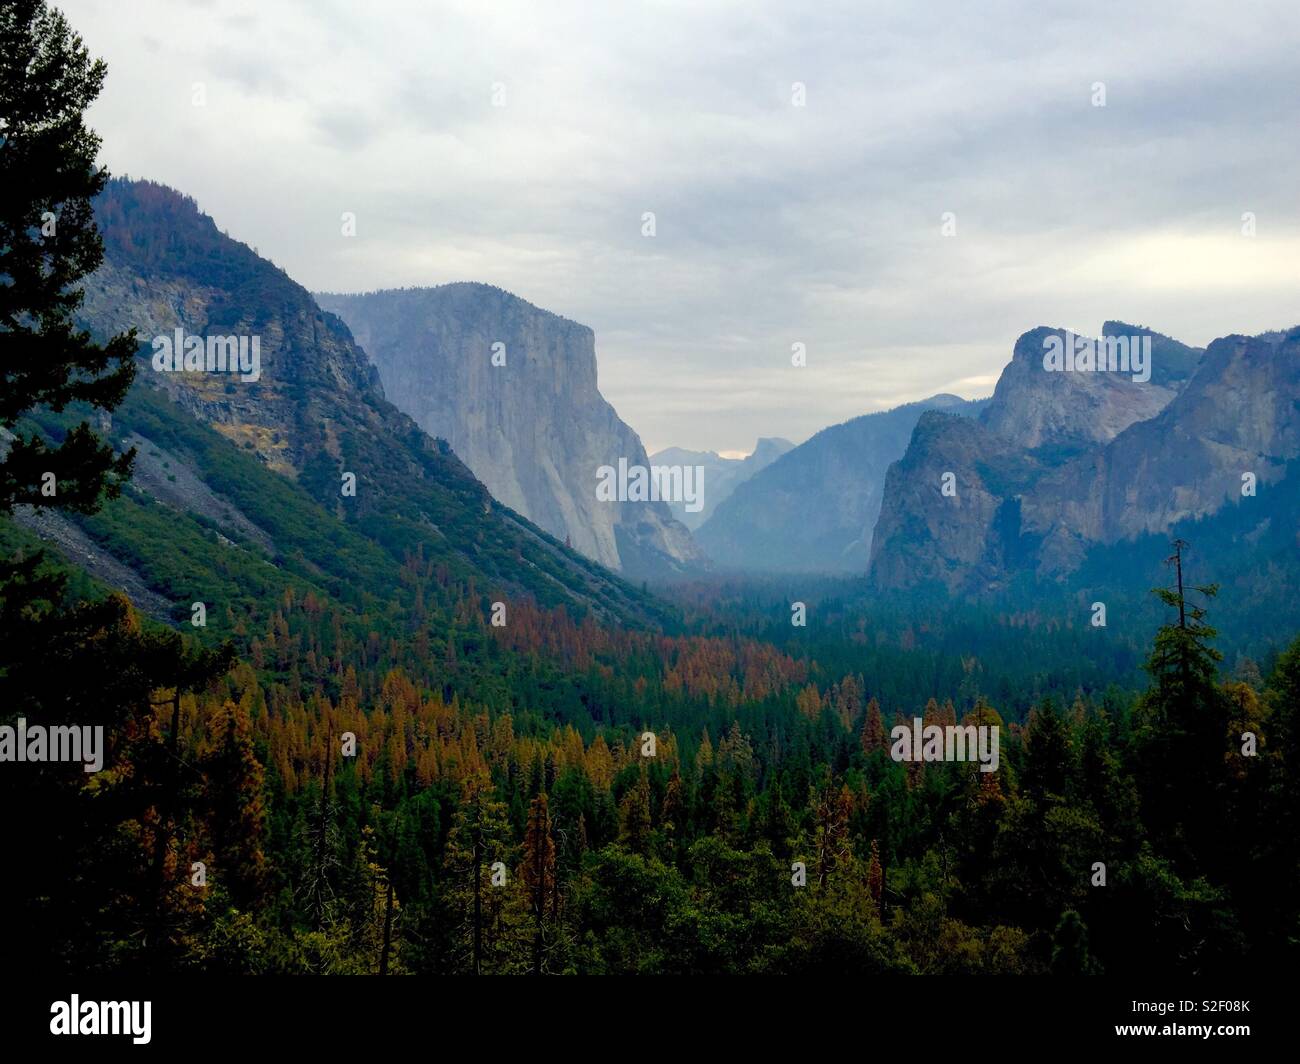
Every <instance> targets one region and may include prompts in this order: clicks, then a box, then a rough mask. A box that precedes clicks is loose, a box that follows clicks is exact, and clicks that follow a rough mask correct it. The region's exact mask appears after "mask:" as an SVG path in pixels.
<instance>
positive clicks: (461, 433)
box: [317, 284, 704, 579]
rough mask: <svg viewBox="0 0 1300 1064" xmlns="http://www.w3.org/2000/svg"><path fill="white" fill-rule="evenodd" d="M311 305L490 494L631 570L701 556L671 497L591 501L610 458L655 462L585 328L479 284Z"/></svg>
mask: <svg viewBox="0 0 1300 1064" xmlns="http://www.w3.org/2000/svg"><path fill="white" fill-rule="evenodd" d="M317 300H318V301H319V303H320V305H321V306H322V307H324V308H325V309H326V310H328V311H331V312H333V313H335V314H337V315H338V316H339V317H340V318H341V319H342V320H343V321H344V322H346V323H347V325H348V327H349V328H350V329H351V331H352V333H353V335H354V336H355V337H356V338H357V341H358V343H359V344H360V345H361V346H362V347H363V348H364V349H365V351H366V352H367V353H368V354H369V356H370V358H371V359H372V360H373V362H374V364H375V366H377V367H378V371H379V375H380V378H381V380H382V382H383V386H384V390H385V392H386V393H387V394H388V395H389V396H391V397H392V399H393V401H394V402H395V403H397V405H398V406H399V407H400V408H401V409H402V410H403V411H405V412H406V413H407V414H409V415H410V416H411V417H413V418H414V419H415V420H416V421H417V422H418V423H419V425H420V426H421V427H422V428H423V429H424V430H425V431H426V432H428V433H429V434H430V435H433V436H437V437H439V438H442V439H445V440H447V442H448V443H449V444H450V445H451V448H452V450H453V451H454V452H455V453H456V455H457V456H458V457H459V458H460V459H461V460H462V461H464V462H465V464H466V465H467V466H469V468H470V469H471V470H472V471H473V473H474V475H475V476H477V477H478V478H479V479H480V480H481V481H482V482H483V483H484V484H485V485H486V486H487V488H488V490H489V491H491V492H492V494H493V496H494V497H495V498H496V499H498V500H500V501H501V502H502V503H504V504H505V505H507V506H509V507H511V508H512V509H514V510H516V511H517V512H519V513H521V514H523V515H524V516H526V517H528V518H529V519H530V520H532V521H534V522H536V523H537V524H538V525H540V526H541V527H542V528H544V529H546V530H547V531H548V532H550V533H551V534H552V535H554V536H556V537H558V538H560V539H567V540H568V541H569V542H570V543H572V545H573V546H574V548H575V549H577V550H579V551H581V552H582V553H583V554H585V555H587V556H588V557H589V558H593V559H595V560H596V561H598V562H600V563H601V564H602V565H606V566H608V567H609V568H611V569H616V570H619V571H621V572H623V573H624V574H625V575H627V576H629V577H634V578H637V579H642V578H650V579H658V578H664V577H669V576H672V575H675V574H678V573H682V572H687V571H690V570H692V569H694V568H697V567H699V566H701V565H702V564H703V562H704V558H703V556H702V555H701V553H700V552H699V550H698V549H697V548H696V547H695V545H694V543H693V542H692V540H691V537H690V533H689V532H688V531H687V530H686V528H685V527H684V526H682V525H681V524H680V523H679V522H678V521H676V520H675V519H674V518H673V515H672V513H671V511H670V510H669V508H668V507H667V505H665V504H664V503H661V502H629V501H622V502H620V501H614V502H608V501H602V500H600V499H598V498H597V495H596V485H597V482H598V470H599V469H600V468H601V467H602V466H613V467H617V466H618V462H619V459H620V458H623V459H626V461H627V463H628V465H629V466H634V465H641V466H648V465H649V460H648V458H647V456H646V452H645V448H644V447H643V446H642V444H641V440H640V439H639V438H638V436H637V434H636V433H635V432H634V431H632V429H631V428H629V427H628V426H627V425H626V424H624V422H623V421H622V420H620V419H619V417H618V414H617V413H615V411H614V408H613V407H612V406H610V405H609V403H608V402H606V401H605V399H604V397H603V396H602V395H601V394H600V391H599V389H598V388H597V383H596V349H595V336H594V334H593V333H592V331H591V330H590V329H589V328H587V327H586V326H584V325H579V324H577V323H575V322H572V321H568V320H567V319H565V318H561V317H559V316H558V315H555V314H551V313H549V312H547V311H545V310H541V309H539V308H537V307H535V306H533V305H532V304H531V303H527V302H525V301H524V300H522V299H519V298H518V297H516V296H513V295H511V294H510V293H508V292H504V291H502V290H501V289H499V288H492V287H490V286H488V285H481V284H449V285H442V286H440V287H437V288H419V289H403V290H400V291H384V292H373V293H369V294H366V295H329V294H319V295H318V296H317ZM494 355H495V356H496V357H495V358H494Z"/></svg>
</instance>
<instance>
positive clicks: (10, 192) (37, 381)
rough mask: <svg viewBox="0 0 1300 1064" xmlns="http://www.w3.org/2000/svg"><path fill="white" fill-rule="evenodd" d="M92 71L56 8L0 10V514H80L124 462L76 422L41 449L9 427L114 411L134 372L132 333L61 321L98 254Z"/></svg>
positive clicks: (109, 489)
mask: <svg viewBox="0 0 1300 1064" xmlns="http://www.w3.org/2000/svg"><path fill="white" fill-rule="evenodd" d="M104 74H105V67H104V63H103V61H102V60H92V59H91V58H90V55H89V53H88V52H87V50H86V48H85V46H84V45H83V44H82V42H81V38H80V37H79V36H77V35H76V34H75V33H73V31H72V29H71V28H70V27H69V25H68V22H67V20H66V19H65V18H64V17H63V15H62V14H61V13H60V12H58V11H55V10H52V9H50V8H49V7H48V6H47V5H46V4H45V3H43V2H40V0H10V2H6V3H5V4H3V5H0V189H3V190H4V191H3V193H2V194H0V429H3V430H5V434H6V438H5V443H8V447H7V448H6V447H5V445H4V443H0V450H7V453H5V454H4V455H3V457H2V458H0V513H9V512H11V511H12V509H13V507H14V506H15V505H16V504H19V503H28V504H31V505H35V506H58V507H64V508H68V509H74V510H80V511H84V512H90V511H93V510H94V509H95V508H96V507H97V505H98V501H99V499H100V497H101V495H103V494H105V493H107V494H108V495H110V496H112V495H115V494H116V493H117V491H118V490H120V480H121V479H122V478H125V477H126V476H128V475H129V473H130V470H131V464H132V460H133V458H134V452H133V451H131V452H127V453H126V454H122V455H114V453H113V450H112V448H111V447H109V446H107V445H105V444H104V443H103V442H102V441H101V440H100V439H99V438H98V437H97V436H96V435H95V433H94V432H93V431H92V430H91V428H90V425H89V423H87V422H85V421H83V422H81V424H79V425H78V426H76V427H75V428H73V429H72V430H71V431H69V432H68V433H67V434H66V435H65V436H64V437H63V438H62V440H61V441H59V442H58V443H57V444H54V445H51V443H50V442H49V441H47V440H46V439H44V438H43V437H42V436H41V435H40V434H39V433H37V432H34V431H31V430H30V429H28V430H24V429H23V428H22V427H21V426H20V425H19V422H20V419H22V417H23V416H24V415H25V414H27V413H29V412H31V411H32V410H33V409H34V408H37V407H44V408H48V409H49V410H52V411H54V412H55V413H58V412H61V411H62V410H63V409H64V408H65V407H66V406H67V405H68V404H69V403H76V402H81V403H87V404H89V405H90V406H91V407H92V408H97V409H99V410H103V411H110V410H113V409H114V408H115V407H116V406H117V405H118V404H119V403H121V401H122V399H123V398H124V397H125V395H126V392H127V389H128V388H129V387H130V385H131V381H132V379H133V377H134V374H135V363H134V361H133V358H132V356H133V354H134V352H135V347H136V340H135V333H134V331H132V332H129V333H124V334H122V335H120V336H116V337H114V338H113V339H111V340H110V341H109V342H108V343H106V344H103V345H99V344H96V343H95V342H94V341H93V340H92V339H91V337H90V336H89V334H87V333H86V332H84V331H81V330H78V329H77V328H76V326H75V325H74V324H73V320H72V315H73V313H74V311H75V310H76V309H77V307H78V306H79V305H80V303H81V300H82V292H81V290H80V289H79V288H76V287H75V286H76V283H77V282H78V281H80V280H81V279H82V278H83V277H85V276H86V275H87V274H88V273H90V272H92V271H93V270H95V269H96V268H97V267H98V266H99V264H100V262H101V261H102V260H103V257H104V248H103V241H102V240H101V238H100V234H99V230H98V229H97V228H96V227H95V218H94V211H93V208H92V206H91V200H92V198H93V197H94V196H95V195H96V194H97V193H98V192H99V191H100V190H101V189H102V188H103V187H104V183H105V182H106V181H107V180H108V173H107V171H105V170H102V169H96V167H95V155H96V153H97V152H98V151H99V143H100V142H99V137H98V136H96V135H95V133H94V132H93V131H92V130H90V129H88V128H87V127H86V124H85V120H84V112H85V110H86V108H87V107H89V106H90V104H91V102H92V101H93V100H94V99H95V97H97V96H98V95H99V91H100V89H101V87H102V86H103V83H104ZM15 428H17V429H19V431H18V432H16V433H14V432H13V430H14V429H15ZM9 433H13V434H14V436H15V437H16V438H14V439H12V440H10V439H8V434H9Z"/></svg>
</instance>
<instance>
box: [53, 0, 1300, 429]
mask: <svg viewBox="0 0 1300 1064" xmlns="http://www.w3.org/2000/svg"><path fill="white" fill-rule="evenodd" d="M62 6H63V7H64V9H65V10H66V11H67V13H68V15H69V18H70V19H71V20H72V22H73V25H74V26H75V27H76V28H77V29H78V30H79V31H80V32H81V33H82V34H83V36H84V37H85V39H86V41H87V43H88V45H89V47H90V48H91V49H92V51H93V52H95V53H96V54H102V55H104V56H105V58H106V59H107V60H108V62H109V68H110V73H109V79H108V83H107V86H106V89H105V93H104V96H103V97H102V99H101V101H100V102H99V103H98V104H97V105H96V107H95V109H94V111H93V112H92V119H93V122H94V124H95V126H96V127H97V128H98V130H99V131H100V132H101V133H102V134H103V136H104V142H105V146H104V156H105V159H106V161H107V162H108V164H109V166H110V168H111V169H113V170H114V171H115V172H118V173H126V172H129V173H131V174H133V175H139V176H148V177H151V178H154V179H156V180H162V181H166V182H168V183H170V184H173V185H175V186H176V187H178V188H180V189H182V190H183V191H185V192H187V193H189V194H191V195H193V196H195V197H196V198H197V199H198V201H199V203H200V205H201V206H202V207H203V208H204V209H205V210H207V211H208V212H209V213H211V214H212V215H213V216H214V218H215V219H216V220H217V222H218V224H219V225H221V226H222V227H223V228H225V229H227V230H228V231H229V232H231V233H232V235H234V236H236V237H238V238H239V239H242V240H246V241H247V242H249V243H250V244H253V245H255V246H257V247H258V248H259V249H260V250H261V251H262V253H263V254H265V255H267V256H268V257H270V258H272V259H274V260H275V261H276V262H277V263H280V264H282V265H283V266H284V267H285V268H286V269H287V270H288V271H289V273H290V274H291V275H292V276H294V277H295V278H297V279H298V280H299V281H301V282H302V283H304V284H306V285H307V286H308V287H310V288H313V289H318V290H319V289H325V290H331V291H345V290H368V289H374V288H379V287H387V286H395V285H420V284H436V283H442V282H446V281H452V280H479V281H485V282H489V283H492V284H497V285H500V286H502V287H504V288H507V289H509V290H511V291H514V292H517V293H518V294H519V295H521V296H523V297H524V298H526V299H528V300H530V301H531V302H533V303H536V304H538V305H539V306H543V307H546V308H548V309H551V310H554V311H556V312H558V313H561V314H563V315H565V316H566V317H570V318H573V319H575V320H578V321H581V322H583V323H585V324H588V325H590V326H592V327H593V328H594V329H595V331H596V338H597V352H598V356H599V361H600V379H601V386H602V389H603V390H604V391H605V393H606V395H607V397H608V398H609V399H610V400H611V402H613V403H614V405H615V406H616V407H617V408H618V410H619V412H620V414H621V415H622V416H624V417H625V418H626V419H627V420H628V421H629V422H630V423H631V424H632V425H633V426H634V427H635V428H637V429H638V430H639V431H640V432H641V434H642V435H643V437H644V438H645V441H646V443H647V444H648V445H651V446H653V447H662V446H667V445H681V446H688V447H692V448H698V449H712V450H718V451H722V450H737V451H747V450H749V449H750V448H751V447H752V445H753V441H754V440H755V439H756V438H757V437H759V436H773V435H777V436H786V437H788V438H791V439H801V438H804V437H806V436H808V435H811V434H812V433H813V432H815V431H817V430H818V429H820V428H822V427H824V426H825V425H827V424H829V423H831V422H833V421H837V420H843V419H845V418H848V417H852V416H855V415H856V414H859V413H865V412H868V411H871V410H875V409H881V408H883V407H884V406H887V405H892V404H894V403H896V402H899V401H905V400H908V399H916V398H920V397H922V396H924V395H927V394H931V393H932V392H935V391H940V390H949V391H955V392H958V393H959V394H963V395H968V396H973V395H979V394H987V393H988V391H989V390H990V384H989V382H990V381H993V380H996V375H997V373H998V372H999V370H1000V369H1001V367H1002V366H1003V365H1004V364H1005V363H1006V361H1007V360H1008V358H1009V355H1010V351H1011V346H1012V344H1013V343H1014V340H1015V338H1016V337H1017V336H1018V335H1019V334H1020V333H1021V332H1023V331H1025V330H1027V329H1029V328H1032V327H1033V326H1035V325H1038V324H1042V323H1052V322H1076V323H1080V324H1081V325H1091V326H1093V327H1095V325H1097V324H1099V323H1100V322H1101V321H1102V320H1104V319H1106V318H1119V319H1125V320H1141V321H1146V322H1149V323H1151V324H1152V326H1153V327H1155V328H1158V329H1160V330H1161V331H1163V332H1167V333H1169V334H1171V335H1174V336H1177V337H1179V338H1182V339H1186V340H1187V341H1189V342H1193V343H1198V344H1203V343H1205V342H1207V341H1208V340H1210V339H1212V338H1213V337H1214V336H1217V335H1222V334H1226V333H1231V332H1252V331H1256V330H1263V329H1266V328H1271V327H1275V326H1277V325H1278V324H1279V323H1290V322H1291V319H1292V318H1294V317H1295V316H1296V315H1295V310H1294V307H1295V300H1294V292H1295V284H1296V276H1295V273H1296V270H1295V267H1294V265H1293V264H1294V263H1295V262H1296V261H1297V258H1296V255H1295V252H1296V250H1297V247H1298V245H1297V240H1298V239H1300V208H1298V207H1297V205H1296V201H1295V197H1294V188H1293V177H1294V174H1295V172H1296V169H1297V165H1296V164H1297V162H1298V160H1297V158H1296V156H1297V153H1300V145H1297V142H1296V140H1295V138H1294V136H1293V135H1292V134H1291V128H1292V125H1293V121H1294V119H1293V102H1294V100H1295V99H1296V98H1298V97H1300V68H1297V65H1296V64H1295V62H1294V56H1295V54H1296V50H1297V45H1298V44H1300V9H1297V8H1296V6H1295V5H1294V3H1291V2H1290V0H1286V2H1277V3H1259V4H1252V5H1250V6H1249V8H1248V9H1245V8H1241V7H1231V6H1229V7H1225V6H1224V5H1221V4H1218V3H1213V2H1175V0H1158V2H1154V3H1148V4H1142V5H1134V4H1131V3H1093V4H1089V5H1086V6H1085V7H1082V8H1078V9H1077V10H1070V9H1068V8H1067V7H1066V6H1064V5H1050V4H1049V5H1044V4H1042V3H1040V2H1031V0H1026V2H1000V3H991V4H981V5H972V4H968V3H962V2H958V0H951V2H945V3H938V4H927V5H916V4H914V3H910V2H907V0H894V2H886V3H881V4H873V5H870V6H867V5H861V4H857V3H851V2H831V3H827V4H818V5H799V4H792V3H773V2H765V0H754V2H745V3H741V2H724V3H718V4H709V5H701V4H697V3H692V2H685V0H683V2H651V3H644V4H636V5H634V4H619V5H593V4H590V3H584V2H578V0H572V2H565V0H553V2H548V3H546V4H535V3H529V2H518V3H512V2H506V3H493V4H491V5H483V4H481V3H478V2H473V0H464V2H442V3H437V2H435V3H428V2H424V0H421V2H409V3H372V4H364V5H353V4H345V3H341V2H337V3H328V4H313V5H297V4H288V3H275V2H265V0H264V2H260V3H252V2H248V3H234V2H224V3H212V4H205V5H186V6H176V5H174V4H170V3H164V2H162V0H142V2H140V3H138V4H135V5H132V7H131V9H130V11H131V14H130V17H124V16H123V14H122V9H121V7H120V5H117V4H112V3H107V2H102V0H101V2H93V0H64V2H63V4H62ZM810 7H811V8H813V9H812V10H809V8H810ZM146 38H147V39H148V40H149V41H150V42H162V43H161V47H160V48H153V50H150V48H149V47H145V46H144V45H143V44H142V41H143V40H145V39H146ZM150 47H152V45H151V46H150ZM195 81H203V82H204V83H205V85H206V86H207V93H208V105H207V107H204V108H196V107H193V106H192V105H191V102H190V98H191V85H192V83H193V82H195ZM796 82H797V83H800V84H801V85H802V86H803V87H804V90H805V92H806V106H803V107H796V106H794V105H793V102H792V101H793V96H792V86H794V84H795V83H796ZM1097 83H1104V87H1105V97H1106V101H1105V102H1106V105H1105V106H1104V107H1096V106H1093V101H1094V99H1095V97H1096V88H1095V86H1096V85H1097ZM494 93H495V94H496V97H497V102H500V101H501V99H503V100H504V104H505V105H504V106H494ZM344 211H351V212H354V213H355V214H356V216H357V236H356V237H354V238H343V237H341V236H340V225H339V216H340V214H341V213H342V212H344ZM646 211H653V212H654V213H655V216H656V224H657V234H656V236H654V237H653V238H646V237H643V236H642V235H641V218H642V215H643V213H644V212H646ZM1246 211H1252V212H1254V213H1255V214H1256V217H1257V220H1258V221H1257V235H1256V236H1255V237H1254V238H1245V237H1242V236H1240V235H1239V233H1240V224H1241V223H1240V218H1241V215H1242V213H1243V212H1246ZM944 212H952V214H953V215H955V218H956V235H955V236H952V237H945V236H942V235H941V232H940V224H941V216H942V215H943V213H944ZM796 341H798V342H802V343H804V344H806V346H807V350H808V352H809V359H808V366H807V367H806V368H804V369H796V368H793V367H791V366H790V365H789V351H790V344H791V343H793V342H796Z"/></svg>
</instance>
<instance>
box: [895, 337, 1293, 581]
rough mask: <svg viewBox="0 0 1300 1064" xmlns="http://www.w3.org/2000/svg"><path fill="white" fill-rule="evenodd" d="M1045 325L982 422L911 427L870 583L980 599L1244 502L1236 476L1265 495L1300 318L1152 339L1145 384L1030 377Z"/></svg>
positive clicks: (1281, 473) (1284, 448)
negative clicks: (1181, 340) (1270, 329)
mask: <svg viewBox="0 0 1300 1064" xmlns="http://www.w3.org/2000/svg"><path fill="white" fill-rule="evenodd" d="M1130 328H1131V327H1129V326H1123V325H1118V324H1116V323H1107V325H1106V327H1105V329H1104V330H1103V332H1104V334H1106V335H1112V334H1113V332H1112V330H1115V329H1126V330H1127V329H1130ZM1048 333H1049V331H1046V330H1041V329H1038V330H1034V331H1033V332H1031V333H1027V334H1026V335H1025V336H1024V337H1021V341H1020V343H1018V344H1017V356H1016V358H1015V359H1014V360H1013V362H1012V365H1011V366H1009V367H1008V368H1007V370H1006V371H1005V372H1004V373H1003V376H1002V379H1001V380H1000V381H999V382H998V389H997V393H996V394H995V398H994V401H993V402H992V403H990V405H989V409H988V410H986V411H985V414H984V416H983V417H982V418H981V419H980V424H978V425H974V426H969V425H968V426H961V427H960V428H959V427H957V426H953V425H951V424H948V423H946V422H944V421H942V420H940V419H938V418H935V417H934V416H933V415H927V416H925V417H923V418H922V419H921V421H920V422H919V423H918V425H917V429H916V432H915V433H914V434H913V437H912V440H911V443H910V444H909V446H908V450H907V454H906V455H905V456H904V457H903V459H902V460H901V461H899V463H898V464H897V465H896V466H895V467H894V468H892V469H891V470H890V472H889V476H888V478H887V482H886V488H885V502H884V504H883V506H882V510H881V516H880V522H879V524H878V525H877V529H876V547H875V550H874V552H873V558H872V578H873V580H874V581H875V583H876V584H877V585H878V586H880V587H886V588H905V587H912V586H916V585H919V584H924V583H927V582H930V581H938V582H940V583H941V584H943V585H944V586H945V587H946V588H947V589H948V590H949V591H960V592H966V593H974V594H979V593H982V592H986V591H990V590H997V589H1000V588H1003V587H1005V586H1006V585H1007V584H1008V583H1009V582H1010V581H1012V580H1014V579H1015V578H1016V576H1017V574H1020V573H1032V574H1034V575H1036V576H1038V577H1046V578H1057V579H1059V578H1062V577H1064V576H1066V575H1068V574H1069V573H1071V572H1073V571H1074V570H1075V569H1076V568H1077V567H1078V566H1079V565H1080V564H1081V563H1082V562H1083V560H1084V559H1085V557H1086V556H1087V554H1088V552H1089V551H1090V550H1092V549H1093V548H1095V547H1098V546H1111V545H1114V544H1117V543H1121V542H1124V541H1128V540H1132V539H1135V538H1137V537H1139V536H1141V535H1143V534H1147V533H1163V532H1165V531H1167V530H1168V529H1170V528H1171V527H1172V526H1173V525H1175V524H1176V523H1178V522H1183V521H1187V520H1190V519H1197V518H1203V517H1208V516H1210V515H1213V514H1216V513H1219V512H1221V511H1223V510H1224V509H1225V508H1226V507H1229V506H1237V505H1241V504H1243V503H1245V502H1248V501H1252V500H1254V499H1255V498H1256V497H1257V496H1256V495H1250V494H1243V483H1244V480H1243V478H1246V479H1247V480H1248V479H1250V478H1249V477H1248V476H1247V475H1251V476H1253V479H1254V483H1255V484H1256V490H1257V492H1258V495H1260V496H1262V495H1264V494H1265V493H1266V492H1267V490H1268V488H1269V487H1270V486H1272V485H1276V484H1279V483H1280V482H1281V481H1282V480H1283V478H1284V477H1285V476H1286V472H1287V470H1286V466H1287V463H1288V462H1289V461H1292V460H1294V459H1296V458H1297V457H1300V329H1292V330H1290V331H1289V332H1286V333H1267V334H1264V335H1261V336H1256V337H1253V338H1248V337H1242V336H1229V337H1225V338H1223V339H1220V340H1216V341H1214V343H1212V344H1211V345H1210V346H1209V348H1207V349H1205V350H1204V351H1200V350H1198V349H1195V348H1189V347H1186V346H1184V345H1181V344H1177V343H1176V342H1174V341H1172V340H1168V339H1167V338H1165V337H1158V336H1156V334H1150V335H1151V336H1152V340H1153V342H1152V354H1153V362H1154V365H1153V372H1152V374H1151V380H1150V381H1149V382H1147V383H1145V384H1142V383H1138V382H1136V381H1132V380H1130V379H1128V378H1127V377H1120V376H1118V375H1114V374H1109V373H1092V372H1090V373H1078V372H1076V373H1049V372H1045V371H1043V370H1042V369H1041V362H1040V368H1039V369H1038V370H1037V372H1035V370H1034V367H1033V359H1032V358H1030V357H1029V354H1030V353H1031V352H1033V351H1034V349H1035V348H1037V349H1038V350H1039V351H1041V346H1040V345H1041V340H1042V337H1043V336H1044V335H1047V334H1048ZM1162 353H1163V355H1164V358H1163V359H1162V357H1161V356H1162ZM1162 363H1163V364H1162ZM1063 378H1076V379H1074V380H1069V379H1063ZM1108 378H1110V379H1108ZM1134 390H1140V391H1142V392H1143V393H1144V394H1139V395H1134V394H1133V392H1134ZM1144 414H1145V416H1142V415H1144ZM945 472H950V473H952V474H953V483H954V484H955V495H947V496H945V495H944V494H943V492H942V476H943V474H944V473H945ZM1261 512H1262V510H1261Z"/></svg>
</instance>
